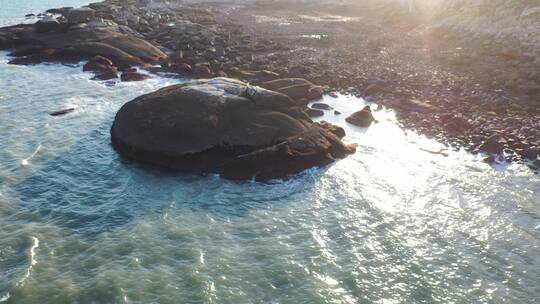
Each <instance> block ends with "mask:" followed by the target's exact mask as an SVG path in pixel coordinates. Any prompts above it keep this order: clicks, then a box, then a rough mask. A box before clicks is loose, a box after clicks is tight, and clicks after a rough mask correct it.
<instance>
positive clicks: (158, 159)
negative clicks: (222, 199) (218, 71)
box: [111, 78, 355, 180]
mask: <svg viewBox="0 0 540 304" xmlns="http://www.w3.org/2000/svg"><path fill="white" fill-rule="evenodd" d="M344 135H345V132H344V131H343V129H342V128H340V127H337V126H334V125H331V124H328V123H313V122H312V121H311V119H309V117H308V116H307V115H306V114H305V113H304V112H303V111H302V108H301V107H299V106H298V105H297V104H296V103H295V102H294V101H293V100H292V99H291V98H289V97H288V96H286V95H284V94H281V93H278V92H273V91H269V90H266V89H263V88H259V87H253V86H250V85H248V84H246V83H243V82H240V81H238V80H233V79H228V78H214V79H210V80H195V81H191V82H187V83H184V84H179V85H173V86H170V87H165V88H162V89H160V90H158V91H156V92H154V93H150V94H147V95H143V96H141V97H139V98H136V99H134V100H132V101H130V102H128V103H126V104H125V105H124V106H123V107H122V108H121V109H120V111H119V112H118V114H117V115H116V119H115V121H114V124H113V126H112V129H111V136H112V142H113V145H114V147H115V148H116V149H117V150H118V151H120V152H121V153H122V154H123V155H126V156H127V157H129V158H132V159H135V160H139V161H142V162H145V163H149V164H154V165H159V166H163V167H167V168H172V169H176V170H179V171H182V172H196V173H201V172H203V173H218V174H220V175H221V176H223V177H225V178H230V179H250V178H252V177H254V178H255V179H257V180H266V179H272V178H281V177H286V176H287V175H289V174H293V173H298V172H300V171H302V170H305V169H307V168H311V167H313V166H323V165H327V164H330V163H331V162H333V161H334V160H335V159H338V158H343V157H345V156H347V155H348V154H352V153H353V152H354V151H355V148H354V146H351V145H345V144H344V143H342V142H341V138H342V137H343V136H344Z"/></svg>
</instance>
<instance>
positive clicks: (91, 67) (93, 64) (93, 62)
mask: <svg viewBox="0 0 540 304" xmlns="http://www.w3.org/2000/svg"><path fill="white" fill-rule="evenodd" d="M112 65H113V63H112V61H111V60H110V59H108V58H105V57H103V56H95V57H94V58H92V59H90V60H88V62H87V63H85V64H84V65H83V71H85V72H86V71H107V70H109V69H110V67H111V66H112Z"/></svg>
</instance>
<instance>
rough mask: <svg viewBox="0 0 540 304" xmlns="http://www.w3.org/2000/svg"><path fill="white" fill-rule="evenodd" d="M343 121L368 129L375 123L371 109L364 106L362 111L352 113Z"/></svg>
mask: <svg viewBox="0 0 540 304" xmlns="http://www.w3.org/2000/svg"><path fill="white" fill-rule="evenodd" d="M345 121H347V122H348V123H350V124H353V125H356V126H359V127H369V126H370V125H371V124H372V123H373V122H374V121H375V118H374V117H373V114H371V108H370V107H369V106H365V107H364V108H363V109H362V111H358V112H356V113H353V114H352V115H351V116H349V117H347V118H346V119H345Z"/></svg>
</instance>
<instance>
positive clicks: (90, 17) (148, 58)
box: [0, 8, 168, 67]
mask: <svg viewBox="0 0 540 304" xmlns="http://www.w3.org/2000/svg"><path fill="white" fill-rule="evenodd" d="M66 14H67V16H68V22H63V23H60V22H59V21H58V19H56V18H55V17H51V16H49V17H45V18H44V19H42V20H39V21H38V22H37V23H36V24H35V25H26V24H21V25H16V26H11V27H5V28H1V29H0V49H11V50H12V53H11V55H12V56H14V57H16V58H15V59H14V60H12V61H11V62H10V63H15V64H32V63H41V62H76V61H80V60H89V59H92V58H93V57H95V56H103V57H106V58H108V59H109V60H110V61H111V62H112V64H113V65H114V66H116V67H128V66H135V65H144V64H147V63H150V64H155V63H160V62H163V61H165V60H167V58H168V56H167V55H166V54H165V53H164V52H163V51H162V50H160V49H159V48H158V47H156V46H155V45H153V44H152V43H150V42H148V41H146V40H145V39H144V37H143V36H142V35H140V34H139V33H137V32H136V31H134V30H133V29H131V28H129V27H127V26H124V25H119V24H117V23H115V22H114V21H112V20H102V19H99V20H94V19H95V17H94V10H93V9H90V8H80V9H70V10H67V12H66ZM70 18H71V19H70Z"/></svg>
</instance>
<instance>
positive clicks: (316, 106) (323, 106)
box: [311, 102, 333, 111]
mask: <svg viewBox="0 0 540 304" xmlns="http://www.w3.org/2000/svg"><path fill="white" fill-rule="evenodd" d="M311 107H312V108H313V109H319V110H327V111H328V110H332V109H333V108H332V107H331V106H329V105H327V104H325V103H322V102H318V103H314V104H312V105H311Z"/></svg>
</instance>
